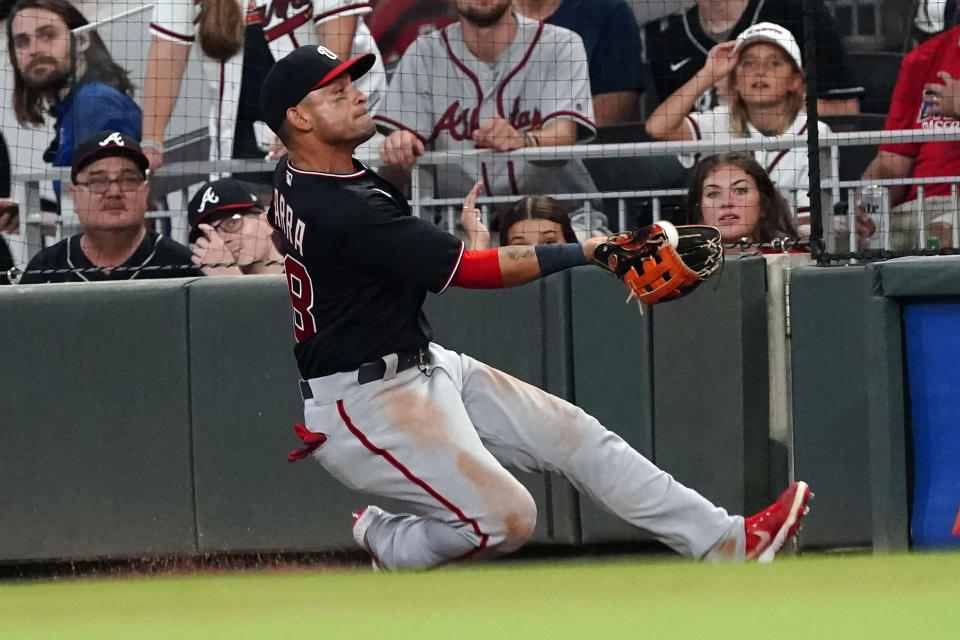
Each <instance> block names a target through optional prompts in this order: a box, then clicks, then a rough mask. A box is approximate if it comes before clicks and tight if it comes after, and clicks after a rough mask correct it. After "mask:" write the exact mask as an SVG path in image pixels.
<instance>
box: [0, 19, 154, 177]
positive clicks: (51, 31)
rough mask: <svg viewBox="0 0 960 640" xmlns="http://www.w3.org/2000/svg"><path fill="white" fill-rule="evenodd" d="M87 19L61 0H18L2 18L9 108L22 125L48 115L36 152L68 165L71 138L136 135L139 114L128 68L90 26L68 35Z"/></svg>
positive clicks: (55, 163) (39, 122)
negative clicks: (45, 143) (51, 133)
mask: <svg viewBox="0 0 960 640" xmlns="http://www.w3.org/2000/svg"><path fill="white" fill-rule="evenodd" d="M86 24H88V22H87V19H86V18H85V17H84V16H83V14H82V13H80V11H78V10H77V8H76V7H74V6H73V5H72V4H70V3H69V2H67V0H20V1H19V2H17V3H16V4H15V5H14V7H13V9H12V10H11V12H10V18H9V20H7V48H8V50H9V53H10V62H11V63H12V64H13V109H14V112H15V113H16V116H17V121H18V122H19V123H20V124H21V125H24V126H30V125H33V126H40V125H42V124H43V123H44V117H45V116H46V115H50V116H52V117H53V118H55V120H56V123H55V125H54V127H55V128H54V130H55V132H56V137H55V138H54V140H53V142H51V143H50V147H49V148H48V149H47V150H46V152H44V154H43V159H44V160H45V161H46V162H50V163H51V164H53V166H55V167H67V166H70V165H71V164H72V162H73V151H74V146H75V145H76V143H78V142H80V141H81V140H85V139H87V138H89V137H90V136H92V135H94V134H96V133H98V132H100V131H104V130H110V131H120V132H121V133H123V134H125V135H128V136H130V137H131V138H135V139H137V140H139V139H140V127H141V120H142V115H141V113H140V108H139V107H138V106H137V105H136V103H135V102H134V101H133V84H132V83H131V82H130V78H129V77H128V74H127V71H126V70H125V69H123V68H122V67H120V66H119V65H118V64H117V63H115V62H114V61H113V58H112V57H111V56H110V52H109V51H107V47H106V45H104V43H103V40H101V38H100V36H99V35H98V34H97V32H96V31H92V30H91V31H85V32H83V33H81V34H79V35H77V36H75V37H74V36H73V35H72V34H71V32H72V30H74V29H76V28H78V27H82V26H84V25H86ZM74 51H75V52H76V56H75V57H74V55H73V52H74Z"/></svg>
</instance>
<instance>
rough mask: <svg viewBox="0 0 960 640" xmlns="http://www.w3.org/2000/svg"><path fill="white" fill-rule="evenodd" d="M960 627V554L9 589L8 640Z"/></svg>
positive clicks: (2, 603) (1, 612) (897, 631)
mask: <svg viewBox="0 0 960 640" xmlns="http://www.w3.org/2000/svg"><path fill="white" fill-rule="evenodd" d="M293 637H315V638H411V639H415V640H426V639H430V638H451V639H460V638H484V639H487V640H490V639H498V638H550V639H554V638H577V639H579V640H601V639H606V638H655V639H660V638H736V639H738V640H743V639H748V638H764V639H766V638H770V639H771V640H782V639H784V638H805V639H818V638H844V639H859V638H864V639H870V640H875V639H878V638H898V639H901V640H905V639H907V638H921V639H924V640H926V639H929V638H958V637H960V553H953V554H919V553H915V554H910V555H900V556H871V555H844V556H841V555H837V556H831V555H807V556H805V557H803V558H784V559H780V560H778V561H777V562H775V563H773V564H771V565H762V566H761V565H756V564H749V565H713V564H697V563H693V562H689V561H678V560H677V561H675V560H663V559H660V560H637V559H635V558H630V559H616V560H610V559H606V560H604V561H599V562H598V561H591V562H585V561H569V560H564V561H561V562H539V561H538V562H509V563H508V562H503V563H496V564H492V565H486V566H482V567H480V566H474V567H465V568H455V569H454V568H451V569H446V570H442V571H433V572H425V573H407V574H393V575H385V574H374V573H371V572H368V571H360V570H338V571H309V572H307V571H304V572H270V571H253V572H246V573H238V574H214V575H191V576H183V577H178V576H163V577H151V578H107V579H96V580H79V579H77V580H75V579H67V580H63V579H60V580H56V581H48V582H32V583H8V584H4V585H2V586H0V638H17V639H21V638H23V639H27V638H293Z"/></svg>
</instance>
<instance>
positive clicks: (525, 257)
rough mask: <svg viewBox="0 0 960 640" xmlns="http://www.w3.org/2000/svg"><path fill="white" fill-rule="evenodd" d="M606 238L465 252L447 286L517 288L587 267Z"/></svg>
mask: <svg viewBox="0 0 960 640" xmlns="http://www.w3.org/2000/svg"><path fill="white" fill-rule="evenodd" d="M605 240H606V238H590V239H589V240H587V241H586V242H585V243H584V244H582V245H581V244H575V243H570V244H538V245H536V246H527V245H512V246H509V247H499V248H497V249H487V250H485V251H466V252H464V256H463V259H462V260H461V261H460V266H459V267H458V268H457V273H456V274H454V277H453V280H451V282H450V284H452V285H453V286H455V287H463V288H465V289H500V288H505V287H516V286H518V285H521V284H526V283H527V282H532V281H534V280H536V279H538V278H543V277H545V276H548V275H550V274H552V273H556V272H558V271H563V270H564V269H570V268H573V267H578V266H580V265H584V264H589V263H590V262H591V261H592V260H593V253H594V251H595V250H596V248H597V245H599V244H600V243H602V242H604V241H605Z"/></svg>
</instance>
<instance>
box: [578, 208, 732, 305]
mask: <svg viewBox="0 0 960 640" xmlns="http://www.w3.org/2000/svg"><path fill="white" fill-rule="evenodd" d="M593 259H594V261H595V262H596V263H597V264H599V265H600V266H601V267H603V268H604V269H606V270H607V271H609V272H610V273H612V274H613V275H615V276H617V277H618V278H620V279H621V280H623V283H624V284H625V285H626V287H627V289H628V290H629V291H630V295H629V297H627V302H629V301H630V300H631V299H632V298H634V297H637V298H639V299H640V300H641V301H643V302H646V303H647V304H651V305H652V304H658V303H660V302H664V301H666V300H676V299H677V298H682V297H683V296H685V295H687V294H688V293H690V292H691V291H693V290H694V289H696V288H697V287H698V286H699V285H700V283H701V282H703V281H704V280H706V279H707V278H709V277H710V276H711V275H713V274H714V273H716V272H717V271H718V270H719V269H720V267H721V266H722V265H723V245H722V244H721V242H720V230H719V229H717V228H716V227H708V226H700V225H689V226H680V227H674V226H673V225H672V224H670V223H669V222H666V221H660V222H657V223H656V224H652V225H650V226H648V227H643V228H642V229H637V230H635V231H626V232H624V233H618V234H617V235H615V236H611V237H610V238H608V239H607V241H606V242H604V243H602V244H600V245H598V246H597V248H596V251H595V253H594V255H593Z"/></svg>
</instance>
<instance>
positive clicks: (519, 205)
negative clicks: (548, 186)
mask: <svg viewBox="0 0 960 640" xmlns="http://www.w3.org/2000/svg"><path fill="white" fill-rule="evenodd" d="M478 184H482V183H478ZM478 194H479V188H478V187H474V189H473V190H472V191H471V192H470V195H468V196H467V199H466V200H464V203H463V213H462V214H461V216H460V224H461V226H463V230H464V232H465V233H466V235H467V248H468V249H471V250H473V251H478V250H481V249H487V248H489V246H490V232H489V231H487V228H486V227H485V226H484V225H483V223H482V222H481V221H480V217H481V214H480V210H479V209H477V208H476V207H475V206H474V203H475V202H476V196H477V195H478ZM564 242H579V240H578V239H577V234H576V232H575V231H574V230H573V226H572V224H571V223H570V214H569V213H567V210H566V209H565V208H564V206H563V204H562V203H561V202H560V201H559V200H556V199H554V198H551V197H549V196H526V197H525V198H521V199H519V200H517V201H516V202H514V203H513V205H512V206H511V207H510V209H509V210H507V212H506V213H505V214H504V215H503V216H501V217H500V246H502V247H505V246H507V245H536V244H560V243H564Z"/></svg>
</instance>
